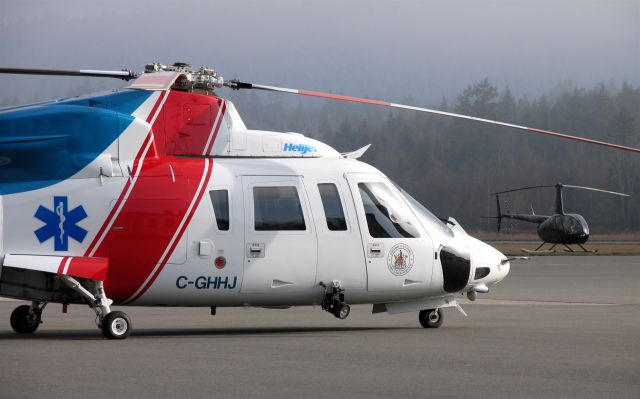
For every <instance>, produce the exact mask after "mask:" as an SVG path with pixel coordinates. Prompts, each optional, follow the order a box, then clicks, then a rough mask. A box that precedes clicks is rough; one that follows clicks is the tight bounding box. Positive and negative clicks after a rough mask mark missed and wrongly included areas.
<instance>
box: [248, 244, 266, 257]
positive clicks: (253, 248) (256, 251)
mask: <svg viewBox="0 0 640 399" xmlns="http://www.w3.org/2000/svg"><path fill="white" fill-rule="evenodd" d="M247 257H248V258H264V243H261V242H252V243H249V244H247Z"/></svg>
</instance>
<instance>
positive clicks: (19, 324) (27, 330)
mask: <svg viewBox="0 0 640 399" xmlns="http://www.w3.org/2000/svg"><path fill="white" fill-rule="evenodd" d="M10 321H11V328H13V331H15V332H17V333H18V334H31V333H33V332H35V331H36V330H37V329H38V327H39V326H40V318H38V317H36V318H33V315H32V314H31V306H29V305H20V306H18V307H17V308H15V309H14V310H13V312H11V319H10Z"/></svg>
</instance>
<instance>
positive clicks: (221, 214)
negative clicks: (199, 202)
mask: <svg viewBox="0 0 640 399" xmlns="http://www.w3.org/2000/svg"><path fill="white" fill-rule="evenodd" d="M209 196H210V197H211V204H212V205H213V213H214V214H215V217H216V224H217V226H218V230H220V231H228V230H229V191H227V190H211V191H209Z"/></svg>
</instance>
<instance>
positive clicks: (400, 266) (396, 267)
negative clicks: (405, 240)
mask: <svg viewBox="0 0 640 399" xmlns="http://www.w3.org/2000/svg"><path fill="white" fill-rule="evenodd" d="M387 266H388V267H389V271H390V272H391V274H393V275H394V276H404V275H405V274H407V273H409V271H410V270H411V268H412V267H413V250H411V248H410V247H409V246H408V245H406V244H396V245H394V246H393V247H392V248H391V250H390V251H389V255H388V256H387Z"/></svg>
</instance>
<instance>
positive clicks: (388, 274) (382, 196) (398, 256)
mask: <svg viewBox="0 0 640 399" xmlns="http://www.w3.org/2000/svg"><path fill="white" fill-rule="evenodd" d="M347 180H348V181H349V187H350V189H351V192H352V194H353V199H354V202H355V207H356V212H357V215H358V223H359V224H360V232H361V236H362V244H363V247H364V251H365V256H366V267H367V290H368V291H413V290H415V291H418V290H425V289H426V288H428V286H429V284H430V280H431V274H430V271H431V268H432V263H433V256H434V253H433V243H432V241H431V238H430V237H429V236H428V235H427V234H426V232H425V231H424V229H423V228H422V227H421V225H420V223H419V222H418V219H417V218H416V216H415V215H414V214H413V212H412V211H411V209H410V208H409V207H408V206H407V204H406V202H405V200H404V199H403V197H402V196H401V195H400V193H399V192H398V190H397V189H396V188H395V187H394V186H393V185H392V184H391V183H390V182H389V180H388V179H386V178H384V177H383V176H379V175H375V174H360V173H350V174H348V175H347Z"/></svg>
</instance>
